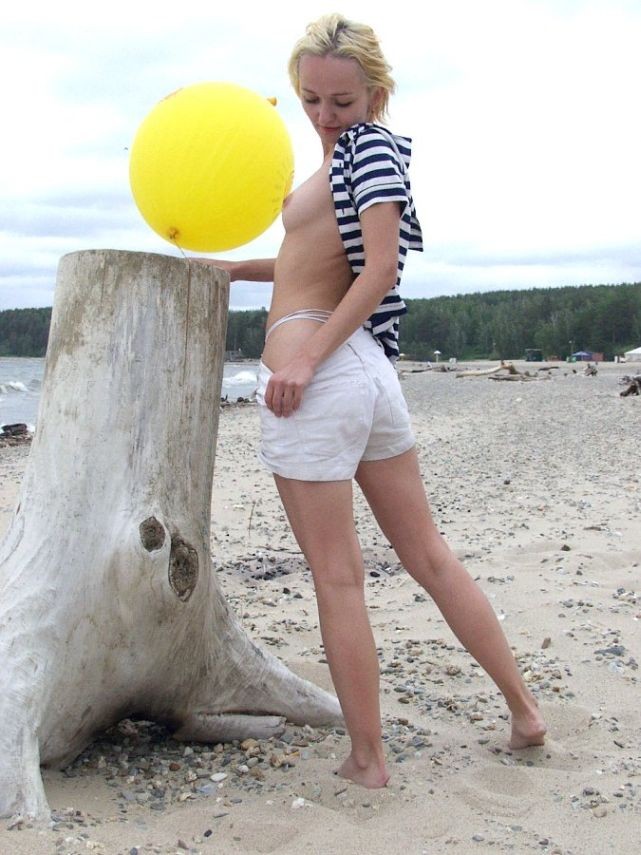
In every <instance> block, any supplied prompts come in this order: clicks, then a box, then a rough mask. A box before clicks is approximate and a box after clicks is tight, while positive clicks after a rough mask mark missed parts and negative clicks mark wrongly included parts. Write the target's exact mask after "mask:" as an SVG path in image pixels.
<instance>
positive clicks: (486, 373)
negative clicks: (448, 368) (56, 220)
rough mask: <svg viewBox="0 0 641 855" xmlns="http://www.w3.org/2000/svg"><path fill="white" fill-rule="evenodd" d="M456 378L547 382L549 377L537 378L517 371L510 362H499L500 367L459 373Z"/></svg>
mask: <svg viewBox="0 0 641 855" xmlns="http://www.w3.org/2000/svg"><path fill="white" fill-rule="evenodd" d="M456 376H457V377H487V378H488V380H521V381H528V380H549V378H550V375H549V374H547V375H541V376H540V377H537V376H536V375H532V374H530V373H529V372H527V371H526V372H522V371H518V370H517V369H516V368H515V367H514V365H513V364H512V363H511V362H503V361H501V364H500V365H496V366H495V367H494V368H482V369H479V370H473V371H460V372H459V373H458V374H457V375H456Z"/></svg>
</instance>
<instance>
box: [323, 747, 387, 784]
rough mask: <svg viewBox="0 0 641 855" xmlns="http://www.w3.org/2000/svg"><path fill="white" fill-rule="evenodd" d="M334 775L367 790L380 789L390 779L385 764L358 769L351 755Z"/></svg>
mask: <svg viewBox="0 0 641 855" xmlns="http://www.w3.org/2000/svg"><path fill="white" fill-rule="evenodd" d="M336 774H337V775H340V777H341V778H348V779H349V780H350V781H354V783H355V784H360V785H361V787H367V789H368V790H377V789H380V788H381V787H384V786H385V785H386V784H387V782H388V781H389V779H390V775H389V772H388V771H387V769H386V768H385V763H376V764H374V763H373V764H371V765H369V766H364V767H360V766H359V765H358V764H357V762H356V761H355V760H354V758H353V756H352V755H351V754H350V755H349V757H348V758H347V760H345V762H344V763H343V765H342V766H341V767H340V769H337V771H336Z"/></svg>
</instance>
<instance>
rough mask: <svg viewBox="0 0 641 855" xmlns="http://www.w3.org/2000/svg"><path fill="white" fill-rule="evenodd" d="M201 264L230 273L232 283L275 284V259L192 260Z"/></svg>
mask: <svg viewBox="0 0 641 855" xmlns="http://www.w3.org/2000/svg"><path fill="white" fill-rule="evenodd" d="M190 260H191V261H197V262H198V263H199V264H209V265H211V266H212V267H219V268H220V269H221V270H226V271H227V272H228V273H229V280H230V282H236V281H237V280H238V279H242V280H243V281H244V282H273V281H274V266H275V264H276V259H275V258H249V259H247V260H245V261H227V260H226V259H222V258H192V259H190Z"/></svg>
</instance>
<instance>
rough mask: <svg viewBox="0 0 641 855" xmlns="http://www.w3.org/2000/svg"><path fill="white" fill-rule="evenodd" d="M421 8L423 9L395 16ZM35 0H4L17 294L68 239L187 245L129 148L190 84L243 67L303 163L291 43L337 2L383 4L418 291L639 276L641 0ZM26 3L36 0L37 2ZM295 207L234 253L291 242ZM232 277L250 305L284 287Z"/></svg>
mask: <svg viewBox="0 0 641 855" xmlns="http://www.w3.org/2000/svg"><path fill="white" fill-rule="evenodd" d="M401 8H402V9H404V10H405V12H406V14H404V15H402V16H401V15H399V14H398V10H399V9H401ZM408 8H409V7H408V5H407V4H403V5H399V4H394V3H390V2H389V0H384V1H383V2H379V0H345V2H339V3H335V2H333V1H332V2H330V3H329V5H327V4H326V3H323V2H310V0H286V2H271V3H265V2H261V3H260V4H259V3H254V2H246V0H234V2H231V3H220V2H216V0H208V2H207V3H203V2H196V0H179V2H176V0H172V2H160V0H156V2H154V3H150V2H148V0H146V2H144V3H142V2H138V0H128V2H122V0H109V2H106V3H91V2H87V0H84V2H71V0H58V2H51V0H49V2H46V3H43V2H38V1H37V0H36V2H33V1H32V2H25V3H17V4H11V5H6V4H5V6H4V7H3V11H2V16H1V19H0V71H1V74H2V80H3V92H2V132H1V133H0V200H1V202H2V205H1V207H0V309H5V308H17V307H24V306H47V305H51V303H52V300H53V289H54V284H55V272H56V266H57V263H58V260H59V258H60V257H61V256H62V255H64V254H65V253H67V252H73V251H75V250H79V249H88V248H116V249H129V250H142V251H149V252H160V253H167V254H176V250H174V248H173V247H172V246H171V245H170V244H168V243H166V242H165V241H163V240H162V239H161V238H160V237H158V236H157V235H156V234H155V233H154V232H152V231H151V230H150V229H149V227H148V226H147V225H146V224H145V223H144V221H143V220H142V218H141V217H140V215H139V213H138V211H137V208H136V206H135V204H134V202H133V199H132V197H131V193H130V190H129V181H128V147H129V146H130V145H131V142H132V140H133V137H134V136H135V133H136V130H137V128H138V126H139V124H140V122H141V121H142V120H143V118H144V117H145V115H146V114H147V113H148V112H149V111H150V110H151V109H152V108H153V106H154V105H155V104H156V103H157V102H158V101H159V100H160V99H161V98H163V97H164V96H165V95H167V94H169V93H170V92H172V91H174V90H175V89H177V88H179V87H181V86H185V85H189V84H191V83H198V82H201V81H206V80H229V81H233V82H236V83H239V84H242V85H244V86H247V87H249V88H251V89H254V90H256V91H257V92H260V93H261V94H263V95H265V96H276V97H277V98H278V109H279V110H280V111H281V115H282V116H283V118H284V120H285V122H286V124H287V126H288V128H289V131H290V133H291V136H292V139H293V143H294V150H295V154H296V178H295V184H297V183H300V182H301V181H303V180H304V179H305V177H306V176H307V175H308V174H309V173H310V172H311V171H312V170H314V169H316V168H317V167H318V165H320V160H321V148H320V143H319V142H318V139H317V138H316V136H315V134H314V132H313V130H312V129H311V127H310V126H308V124H307V120H306V119H305V118H304V116H303V115H302V111H301V109H300V106H299V104H298V102H297V100H296V98H295V96H294V94H293V92H292V91H291V89H290V86H289V81H288V78H287V73H286V65H287V59H288V57H289V53H290V50H291V47H292V45H293V43H294V41H295V40H296V39H297V38H298V37H299V36H300V35H301V34H302V33H303V31H304V27H305V24H306V23H307V22H308V21H310V20H313V19H314V18H316V17H318V16H319V15H320V14H323V13H324V12H328V11H336V10H337V11H341V12H342V13H343V14H345V15H347V16H348V17H352V18H355V19H357V20H363V21H366V22H367V23H370V24H371V25H372V26H374V28H375V29H376V30H377V32H378V33H379V36H380V38H381V41H382V44H383V48H384V50H385V53H386V55H387V57H388V60H389V61H390V63H391V64H392V66H393V69H394V71H393V73H394V76H395V78H396V80H397V83H398V92H397V95H396V96H395V98H394V100H393V103H392V108H391V111H390V122H389V124H390V127H391V128H392V129H393V130H394V131H396V132H397V133H402V134H405V135H408V136H411V137H413V139H414V156H413V163H412V169H411V177H412V183H413V188H414V196H415V199H416V205H417V209H418V213H419V217H420V219H421V222H422V225H423V231H424V236H425V247H426V251H425V252H424V253H423V254H422V255H419V254H418V253H410V260H409V261H408V265H407V267H406V274H405V278H404V282H403V293H404V295H405V296H407V297H431V296H437V295H441V294H456V293H464V292H471V291H485V290H490V289H497V288H530V287H535V286H560V285H579V284H586V283H587V284H600V283H619V282H634V281H641V218H640V216H639V204H640V200H641V169H640V163H641V154H640V152H641V111H640V110H639V84H640V82H641V81H640V77H641V75H640V73H639V59H638V57H639V45H640V44H641V3H640V2H639V0H630V1H629V2H625V0H592V2H590V0H423V2H421V3H420V4H419V3H417V4H415V5H414V4H412V9H422V10H423V11H422V13H421V17H420V18H417V17H416V16H415V14H414V12H412V13H408ZM22 10H24V11H22ZM281 239H282V227H281V225H280V221H277V222H276V223H275V224H274V225H273V226H272V227H271V228H270V229H269V230H268V231H267V232H266V233H265V234H264V235H262V236H261V237H260V238H258V239H256V240H255V241H253V242H252V243H251V244H248V245H246V246H244V247H242V248H240V249H238V250H235V251H234V252H232V253H228V254H227V255H228V257H236V258H240V257H249V256H265V255H275V254H276V252H277V251H278V246H279V243H280V240H281ZM269 290H270V289H269V286H267V285H256V284H250V283H246V284H245V283H235V284H234V286H233V289H232V301H231V305H232V308H244V307H256V306H262V305H267V304H268V302H269Z"/></svg>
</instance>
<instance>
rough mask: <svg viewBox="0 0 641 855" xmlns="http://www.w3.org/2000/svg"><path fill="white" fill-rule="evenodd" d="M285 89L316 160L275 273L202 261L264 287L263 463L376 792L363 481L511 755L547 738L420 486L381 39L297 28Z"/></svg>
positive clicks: (337, 24)
mask: <svg viewBox="0 0 641 855" xmlns="http://www.w3.org/2000/svg"><path fill="white" fill-rule="evenodd" d="M289 70H290V76H291V80H292V83H293V85H294V88H295V90H296V92H297V94H298V95H299V97H300V99H301V102H302V106H303V109H304V110H305V113H306V114H307V116H308V118H309V120H310V121H311V123H312V125H313V127H314V129H315V131H316V133H317V134H318V136H319V137H320V140H321V143H322V148H323V162H322V165H321V167H320V169H319V170H318V171H317V172H315V173H314V174H313V175H312V176H311V177H310V178H309V179H308V180H307V181H305V183H304V184H302V185H301V186H300V187H298V188H297V189H296V190H295V192H293V193H292V194H291V195H290V196H289V197H288V199H287V200H286V201H285V204H284V207H283V223H284V226H285V231H286V234H285V238H284V241H283V244H282V247H281V249H280V252H279V254H278V257H277V258H276V259H260V260H253V261H239V262H230V261H219V260H209V261H208V263H211V264H214V265H216V266H219V267H223V268H225V269H226V270H228V271H229V273H230V277H231V279H232V280H235V279H243V280H253V281H273V282H274V292H273V301H272V305H271V309H270V312H269V317H268V322H267V325H268V331H267V337H266V343H265V349H264V352H263V357H262V362H261V366H260V371H259V386H258V392H257V398H258V402H259V404H260V414H261V428H262V444H261V450H260V454H259V456H260V458H261V460H262V461H263V463H264V464H265V465H266V466H267V467H268V468H269V469H270V471H272V472H273V473H274V478H275V480H276V485H277V488H278V491H279V493H280V497H281V499H282V502H283V505H284V507H285V510H286V513H287V516H288V519H289V521H290V524H291V526H292V529H293V532H294V535H295V536H296V539H297V541H298V543H299V545H300V547H301V549H302V551H303V553H304V555H305V557H306V559H307V561H308V563H309V566H310V568H311V570H312V574H313V578H314V585H315V589H316V596H317V600H318V609H319V616H320V626H321V632H322V637H323V642H324V645H325V653H326V656H327V660H328V662H329V667H330V671H331V674H332V679H333V681H334V686H335V688H336V692H337V695H338V698H339V701H340V703H341V707H342V710H343V713H344V716H345V722H346V725H347V729H348V731H349V735H350V738H351V753H350V754H349V756H348V757H347V759H346V760H345V761H344V762H343V764H342V766H341V767H340V769H339V770H338V773H339V774H340V775H342V776H344V777H346V778H349V779H351V780H353V781H355V782H357V783H359V784H362V785H363V786H365V787H370V788H375V787H383V786H385V784H386V783H387V781H388V778H389V773H388V771H387V769H386V765H385V757H384V752H383V744H382V740H381V720H380V707H379V666H378V658H377V654H376V648H375V644H374V639H373V636H372V631H371V628H370V624H369V620H368V616H367V611H366V606H365V599H364V571H363V560H362V556H361V550H360V546H359V542H358V537H357V533H356V530H355V526H354V519H353V512H352V479H353V478H355V479H356V481H357V482H358V484H359V485H360V487H361V489H362V491H363V493H364V495H365V497H366V499H367V501H368V503H369V505H370V507H371V508H372V511H373V513H374V515H375V517H376V519H377V521H378V523H379V525H380V527H381V529H382V530H383V532H384V534H385V535H386V537H387V538H388V540H389V541H390V543H391V544H392V545H393V547H394V549H395V550H396V553H397V555H398V557H399V559H400V561H401V563H402V564H403V566H404V567H405V568H406V569H407V571H408V572H409V573H410V574H411V575H412V576H413V578H414V579H416V581H417V582H418V583H419V584H420V585H422V586H423V587H424V588H425V589H426V591H428V593H429V594H430V595H431V596H432V597H433V599H434V601H435V602H436V604H437V606H438V608H439V609H440V610H441V612H442V614H443V615H444V617H445V619H446V620H447V622H448V624H449V626H450V627H451V628H452V630H453V631H454V633H455V634H456V635H457V637H458V638H459V640H460V641H461V643H462V644H463V645H464V646H465V647H466V648H467V649H468V650H469V652H470V653H471V654H472V656H474V657H475V659H476V660H477V661H478V662H479V663H480V665H481V666H482V667H483V668H485V670H486V671H487V672H488V673H489V674H490V676H491V677H492V678H493V680H494V681H495V682H496V684H497V686H498V687H499V689H500V690H501V691H502V692H503V694H504V696H505V699H506V701H507V704H508V707H509V709H510V711H511V726H512V731H511V738H510V746H511V747H512V748H524V747H526V746H529V745H540V744H542V742H543V738H544V734H545V725H544V722H543V718H542V716H541V715H540V713H539V711H538V708H537V705H536V702H535V700H534V698H533V697H532V695H531V693H530V692H529V690H528V689H527V688H526V686H525V684H524V682H523V680H522V679H521V676H520V674H519V672H518V669H517V667H516V664H515V661H514V657H513V655H512V653H511V651H510V648H509V646H508V644H507V641H506V639H505V637H504V635H503V632H502V630H501V628H500V626H499V623H498V621H497V619H496V616H495V614H494V612H493V610H492V608H491V606H490V604H489V602H488V601H487V599H486V597H485V595H484V594H483V593H482V591H481V590H480V589H479V588H478V587H477V585H476V584H475V582H474V581H473V580H472V578H471V577H470V576H469V575H468V573H467V572H466V571H465V570H464V568H463V567H462V565H461V564H460V562H459V561H458V560H457V559H456V558H455V557H454V555H453V554H452V552H451V551H450V549H449V548H448V546H447V545H446V544H445V542H444V540H443V539H442V537H441V536H440V535H439V533H438V531H437V529H436V527H435V525H434V522H433V521H432V517H431V514H430V510H429V507H428V503H427V499H426V496H425V491H424V488H423V483H422V480H421V476H420V473H419V468H418V463H417V456H416V452H415V449H414V439H413V437H412V434H411V430H410V426H409V417H408V413H407V407H406V405H405V402H404V399H403V396H402V392H401V390H400V385H399V382H398V378H397V376H396V372H395V371H394V368H393V360H394V358H395V356H396V355H397V353H398V345H397V328H398V317H399V315H401V314H402V313H403V312H404V311H405V307H404V305H403V303H402V300H401V299H400V296H399V293H398V284H399V282H400V274H401V271H402V267H403V261H404V258H405V254H406V252H407V250H408V249H410V248H413V249H421V248H422V247H421V233H420V226H419V224H418V220H417V219H416V214H415V210H414V205H413V201H412V197H411V190H410V184H409V179H408V176H407V165H408V163H409V142H410V141H409V140H407V139H404V138H402V137H397V136H393V135H392V134H391V133H390V132H389V131H387V130H386V129H384V128H383V127H382V126H380V125H378V124H377V122H378V121H380V120H381V118H382V117H383V116H384V115H385V111H386V106H387V102H388V98H389V95H390V93H391V92H392V91H393V89H394V82H393V80H392V79H391V77H390V75H389V71H390V67H389V66H388V65H387V63H386V61H385V59H384V57H383V55H382V52H381V49H380V46H379V43H378V40H377V38H376V36H375V34H374V33H373V31H372V30H371V29H370V28H369V27H367V26H364V25H362V24H357V23H354V22H351V21H347V20H346V19H344V18H343V17H341V16H340V15H328V16H325V17H323V18H321V19H320V20H319V21H317V22H315V23H313V24H311V25H310V26H309V27H308V28H307V32H306V35H305V36H304V37H303V38H302V39H301V40H300V41H299V42H298V43H297V44H296V46H295V48H294V52H293V54H292V57H291V60H290V66H289Z"/></svg>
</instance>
